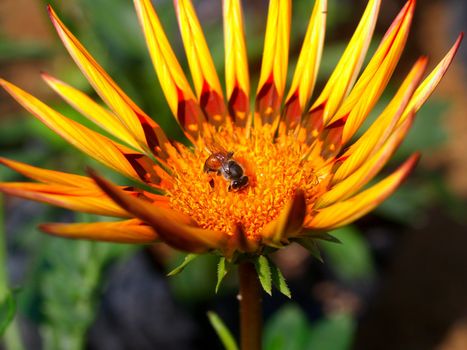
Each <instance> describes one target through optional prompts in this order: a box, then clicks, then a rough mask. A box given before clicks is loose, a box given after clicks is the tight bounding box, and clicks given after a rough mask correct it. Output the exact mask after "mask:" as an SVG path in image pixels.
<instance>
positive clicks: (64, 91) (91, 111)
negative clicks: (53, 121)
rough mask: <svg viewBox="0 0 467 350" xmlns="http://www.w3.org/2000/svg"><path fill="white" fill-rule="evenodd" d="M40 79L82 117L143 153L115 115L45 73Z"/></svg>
mask: <svg viewBox="0 0 467 350" xmlns="http://www.w3.org/2000/svg"><path fill="white" fill-rule="evenodd" d="M42 78H43V79H44V80H45V82H46V83H47V84H48V85H49V86H50V87H51V88H52V89H54V91H55V92H57V93H58V94H59V95H60V96H61V97H62V98H63V99H64V100H65V101H66V102H67V103H69V104H70V105H71V106H72V107H73V108H75V109H76V110H77V111H79V112H80V113H81V114H82V115H83V116H85V117H86V118H88V119H89V120H90V121H92V122H93V123H95V124H96V125H98V126H100V127H101V128H102V129H104V130H106V131H108V132H109V133H110V134H112V135H114V136H115V137H117V138H119V139H120V140H122V141H123V142H126V143H127V144H128V145H130V146H132V147H134V148H136V149H137V150H138V151H140V152H144V150H143V149H142V148H141V146H140V145H139V144H138V141H137V140H135V138H134V137H133V135H132V134H131V133H130V132H129V131H128V129H127V128H126V127H125V125H124V124H122V122H121V121H120V120H119V119H118V118H117V117H116V116H115V114H113V113H112V112H109V111H108V110H107V109H105V108H104V107H102V106H100V105H99V104H97V103H96V102H94V101H93V100H92V99H91V98H90V97H89V96H87V95H86V94H85V93H83V92H81V91H79V90H77V89H75V88H73V87H72V86H70V85H68V84H66V83H64V82H63V81H60V80H59V79H57V78H54V77H52V76H50V75H48V74H46V73H43V74H42Z"/></svg>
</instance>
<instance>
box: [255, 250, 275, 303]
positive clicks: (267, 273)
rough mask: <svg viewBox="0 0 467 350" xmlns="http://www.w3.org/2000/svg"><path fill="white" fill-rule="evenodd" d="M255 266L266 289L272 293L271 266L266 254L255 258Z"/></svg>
mask: <svg viewBox="0 0 467 350" xmlns="http://www.w3.org/2000/svg"><path fill="white" fill-rule="evenodd" d="M255 268H256V272H257V274H258V278H259V281H260V282H261V286H262V287H263V289H264V291H265V292H266V293H268V294H269V295H272V279H271V267H270V266H269V261H268V259H267V258H266V257H265V256H264V255H260V256H258V257H257V258H256V259H255Z"/></svg>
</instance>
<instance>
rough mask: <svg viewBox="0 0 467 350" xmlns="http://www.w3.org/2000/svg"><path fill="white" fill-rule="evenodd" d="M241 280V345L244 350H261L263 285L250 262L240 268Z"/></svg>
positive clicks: (240, 265)
mask: <svg viewBox="0 0 467 350" xmlns="http://www.w3.org/2000/svg"><path fill="white" fill-rule="evenodd" d="M238 275H239V280H240V293H239V295H238V299H239V301H240V345H241V349H242V350H261V337H262V323H263V321H262V310H261V285H260V283H259V279H258V275H257V273H256V269H255V266H254V265H253V263H251V262H249V261H244V262H241V263H240V264H239V266H238Z"/></svg>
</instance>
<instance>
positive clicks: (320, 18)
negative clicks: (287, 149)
mask: <svg viewBox="0 0 467 350" xmlns="http://www.w3.org/2000/svg"><path fill="white" fill-rule="evenodd" d="M326 15H327V0H317V1H316V2H315V6H314V9H313V13H312V15H311V18H310V23H309V24H308V29H307V31H306V34H305V39H304V41H303V46H302V50H301V51H300V56H299V57H298V61H297V66H296V68H295V73H294V76H293V80H292V85H291V87H290V90H289V94H288V95H287V99H286V102H285V111H284V118H285V123H286V125H287V127H288V128H290V129H293V128H295V127H296V126H297V125H298V124H299V123H300V118H301V114H302V112H303V109H304V108H305V106H306V104H307V103H308V100H309V99H310V97H311V94H312V92H313V88H314V86H315V82H316V76H317V75H318V69H319V65H320V62H321V54H322V51H323V44H324V34H325V32H326Z"/></svg>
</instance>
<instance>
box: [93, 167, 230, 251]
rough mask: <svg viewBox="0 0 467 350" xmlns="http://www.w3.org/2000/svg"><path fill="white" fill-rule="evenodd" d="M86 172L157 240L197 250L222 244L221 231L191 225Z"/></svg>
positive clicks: (224, 240) (222, 246)
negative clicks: (145, 226) (146, 227)
mask: <svg viewBox="0 0 467 350" xmlns="http://www.w3.org/2000/svg"><path fill="white" fill-rule="evenodd" d="M90 175H91V177H92V178H93V179H94V180H95V181H96V183H97V185H98V186H99V187H100V188H101V189H102V190H103V191H104V192H105V193H106V194H107V195H108V196H109V197H111V198H112V199H113V200H114V201H115V203H117V204H118V205H119V206H121V207H122V208H124V209H125V210H127V211H129V212H130V213H131V214H133V215H134V216H136V217H137V218H139V219H141V220H142V221H144V222H145V223H147V224H148V225H150V226H152V227H153V228H154V229H155V230H156V231H157V233H158V234H159V237H160V238H161V240H162V241H164V242H165V243H167V244H169V245H171V246H173V247H174V248H176V249H180V250H185V251H190V252H193V253H201V252H205V251H208V250H210V249H222V248H224V247H225V245H226V240H227V237H226V235H225V234H224V233H222V232H218V231H212V230H204V229H201V228H198V227H196V226H193V222H192V220H191V219H190V218H188V217H186V216H184V215H182V214H180V213H177V212H175V211H173V210H170V209H167V208H160V207H157V206H155V205H153V204H151V203H149V202H147V201H143V200H140V199H138V198H135V197H133V196H130V195H128V194H126V193H125V192H124V191H122V190H121V189H119V188H118V187H116V186H115V185H113V184H112V183H110V182H109V181H107V180H105V179H103V178H101V177H100V176H98V175H96V174H95V173H93V172H91V173H90Z"/></svg>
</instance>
